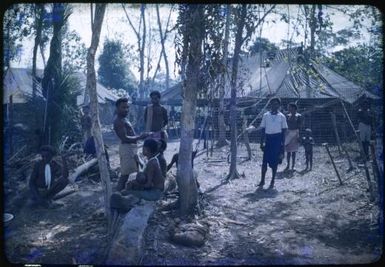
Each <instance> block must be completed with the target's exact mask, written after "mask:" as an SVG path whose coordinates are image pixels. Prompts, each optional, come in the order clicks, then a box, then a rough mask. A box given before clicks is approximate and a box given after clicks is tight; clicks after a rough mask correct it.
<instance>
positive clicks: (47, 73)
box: [42, 3, 67, 143]
mask: <svg viewBox="0 0 385 267" xmlns="http://www.w3.org/2000/svg"><path fill="white" fill-rule="evenodd" d="M66 8H67V4H61V3H55V4H54V5H53V11H52V20H53V36H52V39H51V44H50V54H49V58H48V61H47V66H46V67H45V69H44V77H43V80H42V87H43V95H45V96H46V101H47V114H51V115H50V116H47V114H46V116H47V123H46V124H45V127H44V129H43V131H44V142H45V143H47V142H48V140H49V139H53V140H54V142H56V141H58V140H56V139H57V138H58V137H56V130H57V129H58V128H59V127H57V125H58V124H59V123H60V120H57V118H58V117H59V118H60V114H58V113H60V112H61V110H58V109H57V108H56V107H55V106H54V105H53V102H54V101H55V100H56V90H57V86H58V85H59V84H60V79H61V78H60V77H61V69H62V53H61V43H62V28H63V26H64V23H65V18H64V15H65V11H66ZM48 92H49V93H48ZM48 94H49V96H48ZM47 96H48V97H47ZM52 114H55V116H52ZM50 127H51V129H53V132H52V133H51V134H52V135H53V138H50V137H51V134H50V133H49V131H48V129H49V128H50Z"/></svg>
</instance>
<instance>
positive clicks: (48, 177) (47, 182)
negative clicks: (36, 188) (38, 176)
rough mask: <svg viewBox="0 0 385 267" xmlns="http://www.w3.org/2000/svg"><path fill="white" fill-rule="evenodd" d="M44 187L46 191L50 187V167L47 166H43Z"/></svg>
mask: <svg viewBox="0 0 385 267" xmlns="http://www.w3.org/2000/svg"><path fill="white" fill-rule="evenodd" d="M44 174H45V185H46V186H47V187H48V189H49V188H50V187H51V166H50V165H49V164H45V171H44Z"/></svg>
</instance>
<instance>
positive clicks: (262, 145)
mask: <svg viewBox="0 0 385 267" xmlns="http://www.w3.org/2000/svg"><path fill="white" fill-rule="evenodd" d="M260 147H261V149H262V150H263V149H264V148H265V128H261V146H260Z"/></svg>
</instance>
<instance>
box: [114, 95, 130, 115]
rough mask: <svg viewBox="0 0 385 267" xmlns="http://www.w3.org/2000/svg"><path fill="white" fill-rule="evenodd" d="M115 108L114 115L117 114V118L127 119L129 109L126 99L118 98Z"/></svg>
mask: <svg viewBox="0 0 385 267" xmlns="http://www.w3.org/2000/svg"><path fill="white" fill-rule="evenodd" d="M115 106H116V113H117V114H118V116H121V117H127V115H128V109H129V105H128V98H126V97H121V98H119V99H118V100H116V102H115Z"/></svg>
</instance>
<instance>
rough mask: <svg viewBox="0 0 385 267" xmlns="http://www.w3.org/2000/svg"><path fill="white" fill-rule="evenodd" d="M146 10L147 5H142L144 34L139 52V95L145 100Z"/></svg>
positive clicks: (141, 13) (141, 16)
mask: <svg viewBox="0 0 385 267" xmlns="http://www.w3.org/2000/svg"><path fill="white" fill-rule="evenodd" d="M145 9H146V4H141V6H140V18H141V20H142V21H143V32H142V40H141V46H140V51H139V58H140V80H139V95H140V98H141V99H143V98H144V95H145V92H144V89H145V88H144V50H145V46H146V19H145V14H144V11H145Z"/></svg>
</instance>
